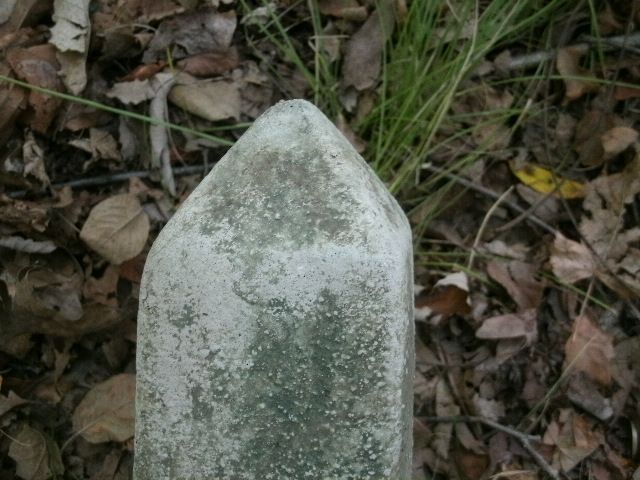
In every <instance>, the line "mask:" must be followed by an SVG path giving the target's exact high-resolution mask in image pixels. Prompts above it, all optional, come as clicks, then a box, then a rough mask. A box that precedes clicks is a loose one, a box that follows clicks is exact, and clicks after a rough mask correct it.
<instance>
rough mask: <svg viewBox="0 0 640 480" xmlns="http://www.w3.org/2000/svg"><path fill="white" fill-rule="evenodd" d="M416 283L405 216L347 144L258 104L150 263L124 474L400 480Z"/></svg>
mask: <svg viewBox="0 0 640 480" xmlns="http://www.w3.org/2000/svg"><path fill="white" fill-rule="evenodd" d="M412 281H413V279H412V251H411V234H410V229H409V226H408V223H407V220H406V218H405V216H404V214H403V213H402V211H401V209H400V207H399V206H398V205H397V203H396V202H395V200H393V198H392V197H391V196H390V195H389V194H388V192H387V191H386V189H385V188H384V186H383V185H382V183H381V182H380V181H379V180H378V179H377V177H376V176H375V175H374V174H373V172H372V171H371V170H370V169H369V167H368V166H367V165H366V163H365V162H364V161H363V160H362V158H361V157H360V156H359V155H358V154H357V153H356V152H355V150H354V149H353V148H352V147H351V145H350V144H349V143H348V141H347V140H346V139H344V137H343V136H342V135H341V134H340V133H339V132H338V131H337V130H336V129H335V127H334V126H333V125H332V124H331V122H329V121H328V120H327V119H326V117H324V115H322V113H321V112H320V111H319V110H317V109H316V108H315V107H313V106H312V105H311V104H309V103H307V102H304V101H300V100H296V101H291V102H281V103H279V104H278V105H276V106H275V107H273V108H272V109H270V110H269V111H268V112H266V113H265V114H264V115H263V116H262V117H261V118H260V119H258V120H257V121H256V123H255V124H254V126H253V127H252V128H250V129H249V130H248V131H247V133H246V134H245V135H243V137H242V138H241V139H240V140H239V141H238V142H237V143H236V145H235V146H234V147H233V148H232V149H230V150H229V152H228V154H227V155H226V156H225V157H224V158H223V159H222V160H221V161H220V162H219V164H218V165H217V166H216V167H215V168H214V169H213V171H212V172H211V173H210V174H209V175H208V176H207V178H205V180H204V181H203V182H202V183H201V185H200V186H198V188H197V189H196V190H195V191H194V192H193V193H192V195H191V196H190V197H189V199H188V200H187V201H186V202H185V204H184V205H183V207H182V208H181V209H180V211H179V212H178V213H177V214H176V215H175V216H174V218H173V219H172V220H171V222H169V224H168V225H167V226H166V227H165V229H164V230H163V231H162V232H161V234H160V236H159V237H158V239H157V241H156V243H155V244H154V246H153V248H152V251H151V252H150V254H149V257H148V260H147V265H146V267H145V273H144V277H143V283H142V288H141V304H140V312H139V326H138V328H139V334H138V338H139V340H138V358H137V367H138V381H137V388H138V390H137V403H136V409H137V424H136V463H135V478H136V479H137V480H147V479H149V480H151V479H153V480H162V479H172V480H174V479H175V480H178V479H180V480H213V479H233V480H236V479H238V480H242V479H248V480H249V479H251V480H253V479H255V480H258V479H260V480H262V479H304V478H310V479H340V480H342V479H344V480H347V479H354V480H355V479H399V478H409V476H410V467H411V414H412V412H411V407H412V395H411V393H412V391H411V389H412V378H413V322H412V321H413V310H412V309H413V307H412V305H413V301H412V300H413V297H412Z"/></svg>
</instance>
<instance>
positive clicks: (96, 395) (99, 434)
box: [72, 373, 136, 443]
mask: <svg viewBox="0 0 640 480" xmlns="http://www.w3.org/2000/svg"><path fill="white" fill-rule="evenodd" d="M135 390H136V377H135V375H132V374H129V373H122V374H120V375H115V376H113V377H111V378H110V379H108V380H106V381H104V382H102V383H99V384H98V385H96V386H94V387H93V388H92V389H91V390H89V393H87V395H85V397H84V398H83V399H82V401H81V402H80V404H79V405H78V406H77V407H76V409H75V411H74V412H73V418H72V420H73V430H74V431H75V432H76V433H79V434H80V435H82V437H83V438H84V439H85V440H87V441H88V442H90V443H102V442H110V441H115V442H124V441H125V440H127V439H129V438H131V437H133V433H134V418H135V404H134V400H135Z"/></svg>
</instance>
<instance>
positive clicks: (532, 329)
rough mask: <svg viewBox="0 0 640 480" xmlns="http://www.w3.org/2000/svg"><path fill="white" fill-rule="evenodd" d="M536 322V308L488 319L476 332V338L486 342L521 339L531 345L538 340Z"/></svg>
mask: <svg viewBox="0 0 640 480" xmlns="http://www.w3.org/2000/svg"><path fill="white" fill-rule="evenodd" d="M537 320H538V312H537V309H536V308H530V309H528V310H524V311H522V312H520V313H508V314H506V315H498V316H496V317H490V318H487V319H486V320H485V321H484V322H483V323H482V325H481V326H480V328H478V330H476V337H478V338H483V339H488V340H506V339H517V338H523V339H524V340H525V343H526V345H531V344H532V343H533V342H534V341H535V340H536V338H538V322H537Z"/></svg>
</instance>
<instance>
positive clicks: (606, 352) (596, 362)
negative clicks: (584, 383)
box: [565, 315, 614, 385]
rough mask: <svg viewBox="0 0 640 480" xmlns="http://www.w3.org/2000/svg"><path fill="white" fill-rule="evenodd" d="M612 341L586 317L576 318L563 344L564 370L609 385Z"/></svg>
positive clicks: (611, 368)
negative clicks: (567, 369) (581, 373)
mask: <svg viewBox="0 0 640 480" xmlns="http://www.w3.org/2000/svg"><path fill="white" fill-rule="evenodd" d="M613 358H614V350H613V341H612V339H611V337H610V336H609V335H607V334H606V333H604V332H603V331H602V330H601V329H600V328H599V327H598V326H597V325H595V324H594V323H593V322H592V321H591V319H590V318H589V317H588V316H587V315H581V316H579V317H577V318H576V320H575V322H574V324H573V333H572V334H571V336H570V337H569V339H568V340H567V343H566V344H565V368H568V367H569V366H570V365H571V368H573V369H574V370H576V371H578V372H584V373H585V374H586V375H587V376H588V377H590V378H591V379H593V380H595V381H596V382H598V383H600V384H601V385H609V384H610V383H611V378H612V370H613Z"/></svg>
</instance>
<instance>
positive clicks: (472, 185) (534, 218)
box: [422, 163, 558, 235]
mask: <svg viewBox="0 0 640 480" xmlns="http://www.w3.org/2000/svg"><path fill="white" fill-rule="evenodd" d="M422 168H423V169H425V170H429V171H430V172H433V173H437V174H438V175H442V176H444V177H446V178H448V179H449V180H453V181H454V182H456V183H459V184H460V185H462V186H463V187H466V188H470V189H471V190H475V191H476V192H478V193H482V194H483V195H486V196H487V197H491V198H493V199H495V200H497V199H499V198H500V195H501V194H499V193H497V192H494V191H493V190H490V189H488V188H485V187H483V186H482V185H477V184H475V183H473V182H471V181H469V180H467V179H466V178H463V177H461V176H460V175H456V174H455V173H451V172H447V171H446V170H444V169H442V168H439V167H436V166H434V165H432V164H430V163H425V164H424V165H422ZM503 203H504V205H506V206H507V207H509V208H510V209H512V210H514V211H516V212H518V213H520V214H524V215H526V217H527V218H526V219H527V220H528V221H530V222H531V223H534V224H535V225H537V226H538V227H540V228H542V229H543V230H546V231H547V232H549V233H552V234H554V235H555V234H556V233H557V231H558V230H556V229H555V228H553V227H552V226H551V225H549V224H548V223H546V222H544V221H543V220H541V219H540V218H539V217H537V216H536V215H534V214H533V213H531V212H529V211H527V210H525V209H524V208H522V207H520V206H519V205H517V204H515V203H514V202H512V201H510V200H504V202H503Z"/></svg>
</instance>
